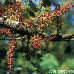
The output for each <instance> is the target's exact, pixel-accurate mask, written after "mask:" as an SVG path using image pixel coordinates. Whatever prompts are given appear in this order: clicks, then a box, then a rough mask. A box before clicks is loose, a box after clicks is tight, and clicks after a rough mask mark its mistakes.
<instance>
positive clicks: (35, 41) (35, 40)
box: [31, 34, 42, 50]
mask: <svg viewBox="0 0 74 74" xmlns="http://www.w3.org/2000/svg"><path fill="white" fill-rule="evenodd" d="M31 38H32V44H33V47H34V48H35V49H36V50H39V49H40V48H41V45H40V44H41V43H40V40H42V38H41V36H39V35H38V34H37V35H35V34H34V37H32V36H31Z"/></svg>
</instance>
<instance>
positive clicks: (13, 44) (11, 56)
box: [7, 37, 17, 73]
mask: <svg viewBox="0 0 74 74" xmlns="http://www.w3.org/2000/svg"><path fill="white" fill-rule="evenodd" d="M16 46H17V41H15V37H13V39H12V40H11V41H10V45H9V52H8V58H7V61H8V62H7V63H8V68H9V72H11V73H12V70H13V69H12V67H13V59H14V54H15V49H16Z"/></svg>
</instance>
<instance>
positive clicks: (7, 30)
mask: <svg viewBox="0 0 74 74" xmlns="http://www.w3.org/2000/svg"><path fill="white" fill-rule="evenodd" d="M0 32H1V34H4V35H8V34H11V30H10V29H6V30H4V29H3V30H1V29H0Z"/></svg>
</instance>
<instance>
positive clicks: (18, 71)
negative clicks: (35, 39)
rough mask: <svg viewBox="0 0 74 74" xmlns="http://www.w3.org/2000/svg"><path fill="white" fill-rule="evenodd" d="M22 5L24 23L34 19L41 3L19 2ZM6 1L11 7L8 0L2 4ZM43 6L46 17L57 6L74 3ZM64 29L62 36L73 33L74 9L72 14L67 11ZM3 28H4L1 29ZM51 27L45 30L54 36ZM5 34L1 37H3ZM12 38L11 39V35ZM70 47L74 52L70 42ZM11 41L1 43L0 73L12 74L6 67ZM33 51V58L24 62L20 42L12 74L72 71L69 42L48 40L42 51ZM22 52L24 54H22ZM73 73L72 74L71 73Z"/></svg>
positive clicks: (63, 0)
mask: <svg viewBox="0 0 74 74" xmlns="http://www.w3.org/2000/svg"><path fill="white" fill-rule="evenodd" d="M20 1H21V2H22V5H21V7H22V9H23V10H22V11H23V14H24V18H25V20H35V17H36V14H37V9H36V7H38V5H39V0H36V1H34V0H32V1H31V0H30V2H28V0H26V2H25V1H24V0H20ZM3 2H5V4H8V0H0V3H3ZM43 2H44V4H43V7H42V9H41V14H45V13H46V11H44V10H45V9H47V10H48V9H49V8H51V11H54V10H55V4H60V6H61V8H62V7H64V6H65V5H67V4H69V3H71V2H72V0H43ZM62 18H63V21H64V24H63V26H64V27H63V28H62V31H61V34H69V33H73V32H74V8H73V9H71V10H70V11H69V12H66V13H65V14H64V15H63V16H62ZM0 28H1V27H0ZM51 28H52V26H51V27H50V25H49V27H46V28H45V29H44V30H45V31H46V32H47V33H48V34H55V33H56V32H55V31H56V30H53V29H52V30H50V29H51ZM1 37H3V35H1V34H0V38H1ZM9 37H10V36H9ZM70 45H71V48H72V50H73V52H74V41H70ZM8 46H9V40H0V74H9V72H8V68H7V56H8V53H7V52H8V49H9V47H8ZM30 48H31V49H32V50H33V51H32V54H33V55H34V57H32V58H31V60H30V61H26V60H24V59H25V57H22V56H23V55H24V52H23V48H22V43H21V41H18V46H17V49H16V54H15V59H14V66H13V74H49V70H59V69H60V70H73V69H74V58H73V55H72V54H71V51H70V47H69V45H68V43H67V42H66V41H59V42H51V41H45V42H42V43H41V49H40V50H39V51H34V50H35V49H34V48H32V47H30ZM20 52H23V53H22V54H21V53H20ZM53 74H55V73H53ZM68 74H72V73H68Z"/></svg>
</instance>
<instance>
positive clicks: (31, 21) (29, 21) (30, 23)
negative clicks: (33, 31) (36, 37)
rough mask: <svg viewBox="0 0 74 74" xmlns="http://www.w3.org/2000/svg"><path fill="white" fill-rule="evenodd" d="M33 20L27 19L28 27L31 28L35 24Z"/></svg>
mask: <svg viewBox="0 0 74 74" xmlns="http://www.w3.org/2000/svg"><path fill="white" fill-rule="evenodd" d="M33 24H34V23H33V20H28V21H27V25H26V24H25V26H26V28H30V27H31V26H33Z"/></svg>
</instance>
